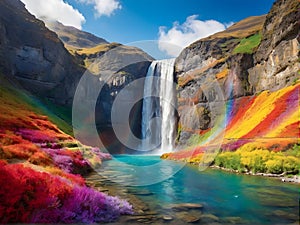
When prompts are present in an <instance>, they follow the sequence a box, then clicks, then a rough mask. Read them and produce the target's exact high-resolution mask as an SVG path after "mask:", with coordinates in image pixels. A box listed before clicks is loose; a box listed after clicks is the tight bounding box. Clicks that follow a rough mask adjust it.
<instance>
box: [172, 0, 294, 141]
mask: <svg viewBox="0 0 300 225" xmlns="http://www.w3.org/2000/svg"><path fill="white" fill-rule="evenodd" d="M299 4H300V3H299V1H297V0H278V1H276V2H275V3H274V5H273V7H272V9H271V11H270V12H269V13H268V14H267V15H263V16H256V17H250V18H247V19H245V20H242V21H240V22H238V23H236V24H234V25H232V26H231V27H229V28H228V29H227V30H225V31H223V32H220V33H217V34H214V35H212V36H210V37H208V38H204V39H201V40H199V41H196V42H195V43H193V44H191V45H190V46H188V47H187V48H185V49H184V50H183V51H182V52H181V54H180V55H179V57H178V58H177V59H176V64H175V67H176V74H175V75H176V78H177V83H178V106H179V108H178V113H179V135H178V143H179V144H180V145H184V144H186V143H187V141H188V139H189V138H190V137H191V136H192V135H193V134H201V133H205V132H206V131H208V130H209V129H210V128H212V127H213V126H214V125H215V124H216V120H217V118H218V117H220V115H221V114H224V113H225V111H224V109H223V108H222V107H220V105H222V103H220V102H222V101H223V105H226V104H227V105H228V101H229V100H231V99H234V100H235V101H236V102H238V101H242V99H243V98H244V96H253V95H255V94H258V93H260V92H261V91H264V90H271V91H275V90H279V89H281V88H284V87H287V86H289V85H292V84H294V83H295V82H296V80H297V78H298V77H299V74H298V70H299V66H300V65H299V61H298V57H299V41H298V40H297V35H298V33H299V24H298V22H299V11H298V9H299ZM220 90H222V91H220ZM218 102H219V103H220V104H217V103H218Z"/></svg>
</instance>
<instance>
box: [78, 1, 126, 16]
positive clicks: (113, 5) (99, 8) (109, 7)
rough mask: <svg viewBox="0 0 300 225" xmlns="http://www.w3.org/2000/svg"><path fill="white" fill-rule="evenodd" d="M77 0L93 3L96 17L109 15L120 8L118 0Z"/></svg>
mask: <svg viewBox="0 0 300 225" xmlns="http://www.w3.org/2000/svg"><path fill="white" fill-rule="evenodd" d="M79 2H81V3H85V4H89V5H94V9H95V11H96V13H95V16H96V17H100V16H111V15H112V14H113V13H114V11H116V10H117V9H121V8H122V6H121V4H120V2H119V1H118V0H79Z"/></svg>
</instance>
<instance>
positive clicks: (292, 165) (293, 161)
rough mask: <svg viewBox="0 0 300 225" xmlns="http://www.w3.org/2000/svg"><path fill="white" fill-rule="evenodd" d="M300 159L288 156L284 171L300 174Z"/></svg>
mask: <svg viewBox="0 0 300 225" xmlns="http://www.w3.org/2000/svg"><path fill="white" fill-rule="evenodd" d="M299 169H300V159H299V158H296V157H294V156H287V157H285V158H284V160H283V170H284V171H285V172H289V173H294V174H296V173H299Z"/></svg>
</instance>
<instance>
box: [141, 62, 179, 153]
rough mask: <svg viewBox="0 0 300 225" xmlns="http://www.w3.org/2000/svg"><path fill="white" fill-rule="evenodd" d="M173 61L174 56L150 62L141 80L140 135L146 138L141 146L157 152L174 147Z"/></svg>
mask: <svg viewBox="0 0 300 225" xmlns="http://www.w3.org/2000/svg"><path fill="white" fill-rule="evenodd" d="M174 62H175V59H165V60H159V61H154V62H152V63H151V65H150V67H149V69H148V73H147V76H146V79H145V84H144V101H143V109H142V137H143V139H145V140H147V141H146V142H145V143H144V146H143V147H144V149H147V150H154V149H159V151H158V153H164V152H168V151H172V149H173V147H174V139H175V97H176V96H175V88H174V87H175V86H174ZM147 96H152V97H147ZM153 96H154V97H153Z"/></svg>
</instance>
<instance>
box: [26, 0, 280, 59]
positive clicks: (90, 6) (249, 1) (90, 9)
mask: <svg viewBox="0 0 300 225" xmlns="http://www.w3.org/2000/svg"><path fill="white" fill-rule="evenodd" d="M22 1H23V2H24V3H25V4H26V8H27V9H28V10H29V11H31V12H32V13H33V14H35V15H36V16H37V17H39V16H45V15H47V16H49V17H50V18H52V19H57V20H59V21H60V22H62V23H64V24H66V25H73V26H75V27H78V28H82V30H85V31H88V32H90V33H93V34H95V35H97V36H99V37H102V38H105V39H106V40H107V41H109V42H119V43H122V44H128V43H131V42H136V41H143V40H163V41H167V42H170V43H172V44H175V45H178V46H181V47H185V46H186V45H188V44H190V43H191V42H193V41H195V39H199V38H202V37H204V36H207V35H209V34H212V33H215V32H217V31H220V30H223V29H225V28H226V27H227V26H228V25H230V24H231V23H232V22H238V21H239V20H241V19H244V18H246V17H249V16H253V15H262V14H266V13H267V12H268V11H269V10H270V8H271V6H272V4H273V2H274V0H46V1H40V0H22ZM207 20H210V21H211V22H207ZM160 27H165V28H161V30H160ZM170 54H172V52H170ZM173 54H175V55H176V52H175V53H173Z"/></svg>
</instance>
